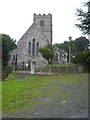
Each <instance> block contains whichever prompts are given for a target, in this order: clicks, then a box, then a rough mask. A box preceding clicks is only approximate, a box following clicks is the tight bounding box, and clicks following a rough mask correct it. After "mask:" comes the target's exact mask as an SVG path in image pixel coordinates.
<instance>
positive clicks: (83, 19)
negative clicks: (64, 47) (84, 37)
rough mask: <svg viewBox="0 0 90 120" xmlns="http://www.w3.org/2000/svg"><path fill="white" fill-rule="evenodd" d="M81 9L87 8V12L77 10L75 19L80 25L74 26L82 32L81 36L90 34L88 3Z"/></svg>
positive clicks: (89, 6)
mask: <svg viewBox="0 0 90 120" xmlns="http://www.w3.org/2000/svg"><path fill="white" fill-rule="evenodd" d="M83 7H87V8H88V10H87V11H86V12H85V11H84V9H83V8H80V9H77V13H76V15H77V17H78V19H77V20H79V21H80V24H76V26H77V27H78V28H79V29H80V30H81V31H82V33H83V34H90V33H89V32H90V1H89V2H87V3H85V4H84V5H83Z"/></svg>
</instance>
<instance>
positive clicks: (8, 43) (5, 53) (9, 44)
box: [2, 34, 17, 66]
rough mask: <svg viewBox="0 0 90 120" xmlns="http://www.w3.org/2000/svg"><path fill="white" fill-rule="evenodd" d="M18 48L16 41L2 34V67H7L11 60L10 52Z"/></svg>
mask: <svg viewBox="0 0 90 120" xmlns="http://www.w3.org/2000/svg"><path fill="white" fill-rule="evenodd" d="M16 47H17V46H16V44H15V41H14V40H13V39H11V37H10V36H9V35H6V34H2V65H3V66H7V64H8V60H9V52H10V51H11V50H13V49H15V48H16Z"/></svg>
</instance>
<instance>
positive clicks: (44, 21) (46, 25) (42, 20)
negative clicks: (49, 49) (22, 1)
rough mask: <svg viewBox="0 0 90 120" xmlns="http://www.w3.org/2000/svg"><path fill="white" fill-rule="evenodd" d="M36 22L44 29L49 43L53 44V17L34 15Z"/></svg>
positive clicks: (49, 15)
mask: <svg viewBox="0 0 90 120" xmlns="http://www.w3.org/2000/svg"><path fill="white" fill-rule="evenodd" d="M34 22H35V23H36V24H37V25H38V26H39V27H40V28H41V29H42V32H43V33H44V35H45V36H46V37H47V39H48V40H49V42H50V43H52V15H51V14H48V15H46V14H43V15H41V14H38V15H37V14H34Z"/></svg>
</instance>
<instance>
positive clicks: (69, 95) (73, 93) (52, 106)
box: [3, 80, 88, 118]
mask: <svg viewBox="0 0 90 120" xmlns="http://www.w3.org/2000/svg"><path fill="white" fill-rule="evenodd" d="M50 86H55V89H53V87H50V89H49V86H47V87H46V88H45V91H44V93H45V94H47V92H48V91H49V90H50V91H52V92H53V91H55V92H53V95H52V96H53V97H52V98H51V97H48V98H47V97H46V96H45V97H44V96H43V97H42V98H38V99H31V100H30V102H35V105H33V106H30V104H29V102H28V103H27V105H26V106H21V107H20V108H16V109H15V110H14V111H11V112H9V113H3V117H4V118H5V117H6V118H69V117H70V118H71V117H72V118H75V117H76V118H80V117H81V118H82V117H87V116H88V80H86V81H85V82H84V81H83V80H82V82H81V83H78V84H76V83H73V84H72V83H68V82H67V83H63V82H62V81H60V82H57V83H55V82H54V81H52V83H51V84H50ZM56 87H57V89H56ZM59 95H62V97H61V98H60V97H59Z"/></svg>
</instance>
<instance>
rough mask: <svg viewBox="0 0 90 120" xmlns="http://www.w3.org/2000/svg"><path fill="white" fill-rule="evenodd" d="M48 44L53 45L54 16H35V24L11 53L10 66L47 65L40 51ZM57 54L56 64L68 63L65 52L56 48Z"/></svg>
mask: <svg viewBox="0 0 90 120" xmlns="http://www.w3.org/2000/svg"><path fill="white" fill-rule="evenodd" d="M48 42H50V43H51V44H52V15H51V14H48V15H46V14H43V15H41V14H38V15H37V14H34V18H33V24H32V25H31V26H30V28H29V29H28V30H27V31H26V32H25V34H24V35H23V36H22V37H21V39H20V40H19V41H18V43H17V48H16V49H14V50H12V51H11V52H10V60H9V65H10V66H13V65H14V64H15V63H17V66H21V65H22V63H23V64H24V65H26V66H29V65H30V63H31V61H33V62H34V64H35V66H36V67H40V66H45V65H47V64H48V61H47V60H46V59H44V58H43V57H42V55H41V53H40V52H39V51H38V49H39V48H40V47H43V46H45V45H46V44H47V43H48ZM55 53H56V58H55V61H54V62H55V63H66V62H67V54H66V53H65V52H64V51H63V50H60V49H58V48H56V47H55Z"/></svg>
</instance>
